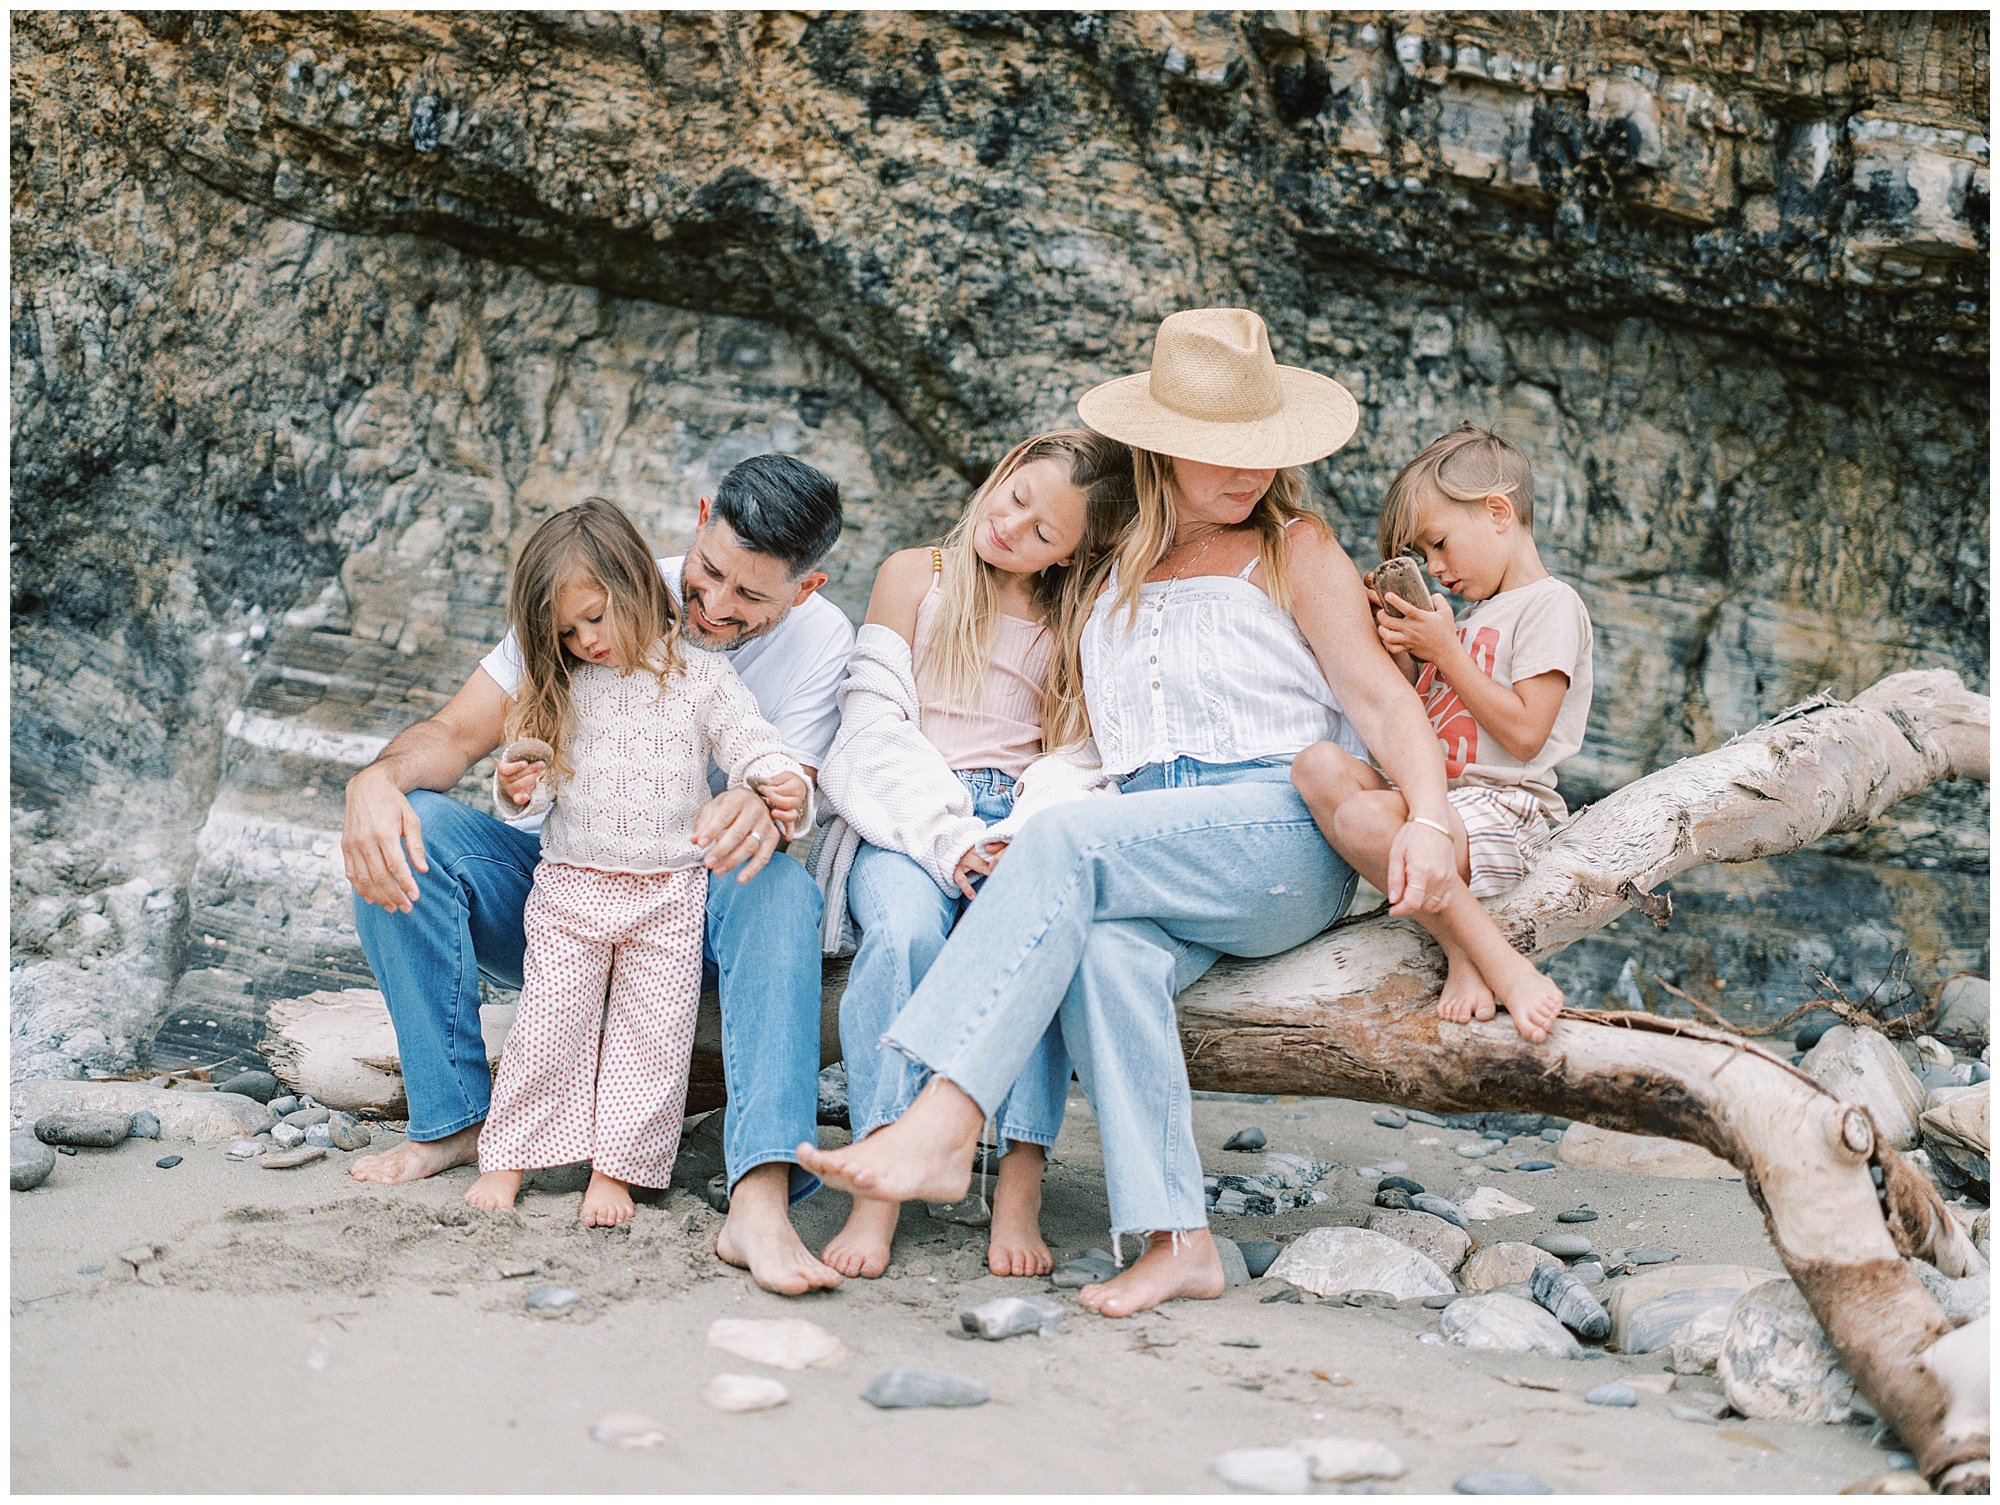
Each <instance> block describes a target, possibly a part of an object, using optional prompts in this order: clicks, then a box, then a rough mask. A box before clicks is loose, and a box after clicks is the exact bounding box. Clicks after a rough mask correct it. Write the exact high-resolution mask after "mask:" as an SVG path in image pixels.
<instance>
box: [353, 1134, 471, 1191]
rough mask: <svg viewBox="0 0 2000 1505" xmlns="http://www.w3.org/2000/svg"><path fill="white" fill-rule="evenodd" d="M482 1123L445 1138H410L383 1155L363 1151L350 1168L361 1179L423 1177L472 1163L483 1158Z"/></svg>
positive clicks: (414, 1179)
mask: <svg viewBox="0 0 2000 1505" xmlns="http://www.w3.org/2000/svg"><path fill="white" fill-rule="evenodd" d="M480 1127H481V1126H480V1125H478V1124H473V1125H471V1126H470V1127H469V1128H464V1129H460V1130H459V1131H458V1132H457V1133H456V1134H447V1135H445V1137H444V1138H442V1139H406V1140H404V1141H403V1142H402V1143H401V1144H399V1145H397V1146H396V1147H395V1148H394V1149H393V1150H384V1151H383V1152H382V1153H381V1154H379V1155H363V1156H361V1157H360V1158H359V1159H358V1160H356V1161H355V1162H354V1164H353V1165H351V1166H349V1167H348V1168H347V1174H348V1175H350V1176H352V1177H353V1178H354V1179H355V1180H357V1181H386V1182H391V1183H396V1182H403V1181H421V1180H423V1179H424V1177H426V1176H435V1175H436V1174H437V1173H438V1172H439V1171H448V1170H450V1169H451V1168H452V1167H453V1166H457V1165H472V1164H474V1163H475V1162H476V1161H477V1160H478V1159H479V1130H480Z"/></svg>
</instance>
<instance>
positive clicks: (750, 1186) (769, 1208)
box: [715, 1160, 840, 1296]
mask: <svg viewBox="0 0 2000 1505" xmlns="http://www.w3.org/2000/svg"><path fill="white" fill-rule="evenodd" d="M790 1186H791V1167H790V1166H788V1165H786V1164H785V1163H784V1162H783V1161H778V1160H773V1161H767V1162H766V1163H765V1164H763V1165H760V1166H756V1167H754V1168H752V1169H750V1170H747V1171H745V1172H744V1173H743V1176H742V1179H741V1180H739V1181H738V1182H737V1183H736V1185H735V1186H734V1187H732V1188H731V1189H730V1193H729V1215H728V1216H727V1217H725V1218H724V1219H723V1220H722V1228H721V1231H720V1232H718V1233H717V1234H716V1235H715V1257H716V1258H717V1259H719V1260H721V1261H722V1262H723V1263H724V1264H726V1265H734V1266H736V1268H737V1269H739V1270H748V1271H749V1272H750V1278H751V1279H752V1280H754V1281H756V1282H757V1284H758V1285H760V1286H762V1287H763V1288H764V1289H765V1290H767V1291H771V1292H774V1293H776V1294H777V1295H779V1296H799V1295H803V1294H804V1293H805V1292H807V1291H817V1290H826V1289H831V1288H832V1287H834V1286H837V1285H839V1284H840V1272H839V1271H838V1270H836V1269H834V1268H833V1266H831V1265H828V1264H823V1263H821V1262H820V1261H819V1260H817V1259H814V1258H813V1256H812V1251H811V1250H809V1249H807V1248H806V1246H805V1244H804V1243H803V1242H802V1241H801V1240H800V1238H799V1234H798V1230H797V1229H796V1228H794V1227H792V1220H791V1218H790V1216H789V1215H788V1214H787V1212H786V1193H787V1192H788V1191H789V1189H790Z"/></svg>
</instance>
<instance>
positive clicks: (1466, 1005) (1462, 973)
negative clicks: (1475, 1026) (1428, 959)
mask: <svg viewBox="0 0 2000 1505" xmlns="http://www.w3.org/2000/svg"><path fill="white" fill-rule="evenodd" d="M1444 954H1445V956H1446V957H1447V958H1448V959H1449V962H1450V965H1449V967H1448V968H1447V969H1446V971H1445V974H1444V991H1443V992H1442V993H1440V994H1438V1018H1440V1019H1448V1020H1450V1021H1451V1022H1452V1023H1453V1024H1470V1023H1471V1022H1472V1021H1473V1020H1474V1019H1491V1018H1492V1017H1493V990H1492V989H1491V988H1489V987H1487V986H1486V979H1485V978H1484V977H1483V976H1481V975H1480V971H1479V968H1478V966H1477V965H1476V964H1475V963H1474V962H1473V960H1472V958H1471V957H1469V956H1467V955H1466V954H1465V953H1464V952H1463V951H1459V950H1456V949H1454V948H1453V947H1450V946H1447V947H1445V948H1444Z"/></svg>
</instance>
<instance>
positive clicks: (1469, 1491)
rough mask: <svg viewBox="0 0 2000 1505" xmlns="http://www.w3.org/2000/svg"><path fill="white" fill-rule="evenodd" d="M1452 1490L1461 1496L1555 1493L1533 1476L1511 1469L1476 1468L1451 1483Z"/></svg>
mask: <svg viewBox="0 0 2000 1505" xmlns="http://www.w3.org/2000/svg"><path fill="white" fill-rule="evenodd" d="M1451 1487H1452V1489H1453V1490H1455V1491H1456V1492H1457V1493H1459V1494H1462V1495H1551V1494H1554V1493H1555V1491H1554V1490H1553V1489H1551V1488H1549V1486H1548V1485H1546V1484H1544V1483H1543V1482H1542V1481H1541V1480H1540V1479H1537V1478H1536V1477H1535V1476H1534V1475H1533V1474H1523V1473H1519V1472H1517V1471H1515V1470H1514V1469H1511V1468H1476V1469H1474V1470H1473V1471H1472V1472H1471V1473H1469V1474H1460V1475H1459V1476H1458V1477H1457V1478H1456V1479H1455V1480H1453V1481H1452V1486H1451Z"/></svg>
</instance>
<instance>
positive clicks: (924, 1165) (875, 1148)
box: [799, 1077, 986, 1202]
mask: <svg viewBox="0 0 2000 1505" xmlns="http://www.w3.org/2000/svg"><path fill="white" fill-rule="evenodd" d="M985 1121H986V1115H985V1114H984V1113H982V1112H980V1109H979V1104H977V1103H975V1102H974V1101H973V1100H972V1099H971V1098H969V1097H967V1096H966V1095H965V1094H964V1093H963V1092H962V1091H960V1090H959V1089H958V1088H957V1087H955V1086H953V1085H952V1084H951V1083H950V1082H947V1081H945V1080H944V1079H943V1078H942V1077H933V1078H931V1080H930V1081H929V1082H928V1083H926V1084H925V1086H924V1090H923V1091H922V1092H920V1093H918V1094H917V1100H916V1101H915V1102H914V1103H912V1104H911V1105H910V1107H909V1110H908V1111H907V1112H906V1113H904V1114H903V1116H902V1117H901V1118H899V1119H897V1120H896V1121H895V1122H894V1123H892V1124H890V1125H889V1126H888V1127H887V1128H882V1129H877V1130H876V1131H875V1132H874V1133H873V1134H870V1135H869V1136H868V1137H867V1138H866V1139H864V1140H862V1141H861V1142H860V1143H859V1144H850V1145H848V1146H847V1147H846V1148H845V1149H840V1150H822V1149H821V1148H820V1147H819V1146H818V1145H816V1144H801V1145H800V1146H799V1164H800V1165H803V1166H804V1167H805V1168H806V1169H807V1170H809V1171H811V1172H812V1173H813V1174H814V1175H816V1176H818V1177H819V1178H820V1179H821V1180H823V1181H825V1182H826V1184H827V1185H828V1186H831V1187H832V1188H834V1190H836V1191H844V1192H846V1193H848V1194H849V1195H850V1196H857V1197H874V1198H876V1199H877V1200H880V1201H885V1202H912V1201H921V1202H956V1201H958V1199H959V1198H961V1197H963V1196H964V1195H965V1193H966V1191H967V1189H968V1188H969V1187H970V1186H971V1185H972V1152H973V1150H974V1149H975V1148H977V1147H978V1144H979V1128H980V1125H981V1124H983V1123H984V1122H985Z"/></svg>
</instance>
